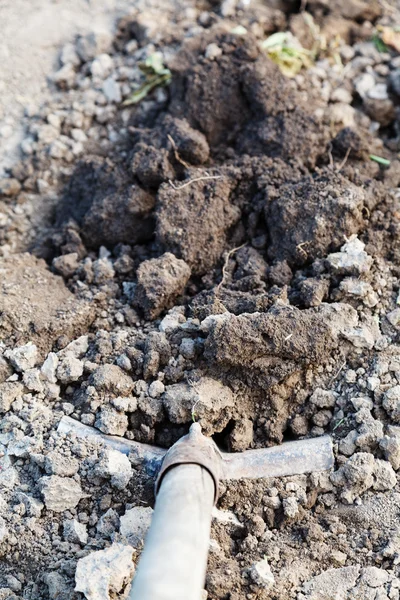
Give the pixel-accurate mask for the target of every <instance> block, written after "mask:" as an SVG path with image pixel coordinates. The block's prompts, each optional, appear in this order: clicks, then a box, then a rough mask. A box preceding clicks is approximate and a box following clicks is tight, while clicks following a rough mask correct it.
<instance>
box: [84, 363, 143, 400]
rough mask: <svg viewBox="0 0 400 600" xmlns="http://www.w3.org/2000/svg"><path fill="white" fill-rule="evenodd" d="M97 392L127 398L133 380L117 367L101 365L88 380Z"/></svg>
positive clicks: (131, 388)
mask: <svg viewBox="0 0 400 600" xmlns="http://www.w3.org/2000/svg"><path fill="white" fill-rule="evenodd" d="M89 383H90V385H93V386H94V387H95V388H96V390H97V392H99V393H104V394H107V395H108V394H111V395H114V396H129V394H130V393H131V392H132V390H133V380H132V378H131V377H129V375H127V374H126V373H125V372H124V371H123V370H122V369H121V368H120V367H118V366H117V365H101V366H100V367H98V368H97V369H96V370H95V371H94V373H92V375H91V376H90V379H89Z"/></svg>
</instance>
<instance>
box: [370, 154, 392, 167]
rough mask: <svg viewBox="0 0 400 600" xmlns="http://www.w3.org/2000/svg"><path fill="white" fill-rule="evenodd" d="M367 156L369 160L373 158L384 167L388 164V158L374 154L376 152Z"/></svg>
mask: <svg viewBox="0 0 400 600" xmlns="http://www.w3.org/2000/svg"><path fill="white" fill-rule="evenodd" d="M369 157H370V159H371V160H374V161H375V162H377V163H378V164H380V165H383V166H384V167H389V166H390V160H388V159H387V158H383V157H382V156H376V154H370V155H369Z"/></svg>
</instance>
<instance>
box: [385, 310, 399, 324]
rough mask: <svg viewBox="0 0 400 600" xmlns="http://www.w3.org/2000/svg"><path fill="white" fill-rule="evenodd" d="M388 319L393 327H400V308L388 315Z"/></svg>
mask: <svg viewBox="0 0 400 600" xmlns="http://www.w3.org/2000/svg"><path fill="white" fill-rule="evenodd" d="M386 318H387V320H388V321H389V323H390V324H391V325H393V327H395V328H396V329H400V308H395V309H394V310H392V311H391V312H390V313H388V314H387V315H386Z"/></svg>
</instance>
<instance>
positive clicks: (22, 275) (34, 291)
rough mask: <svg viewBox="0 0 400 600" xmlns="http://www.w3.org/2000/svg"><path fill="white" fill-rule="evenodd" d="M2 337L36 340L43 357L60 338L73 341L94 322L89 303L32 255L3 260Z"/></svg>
mask: <svg viewBox="0 0 400 600" xmlns="http://www.w3.org/2000/svg"><path fill="white" fill-rule="evenodd" d="M0 272H1V275H2V277H1V294H0V334H1V335H2V336H4V338H5V339H7V342H8V343H11V344H16V345H22V344H25V343H27V342H30V341H33V342H34V343H35V344H36V345H37V347H38V348H39V350H40V352H41V354H42V356H43V355H45V354H46V353H47V352H49V351H50V350H51V348H52V346H53V344H54V343H55V342H56V341H57V338H59V337H60V336H67V337H69V338H74V337H76V336H79V335H80V334H81V332H86V331H87V329H88V327H89V326H90V324H91V322H92V321H93V320H94V316H95V315H94V311H93V308H92V307H91V306H90V304H89V303H87V302H84V301H80V300H78V299H77V298H76V297H75V296H74V295H73V294H72V293H71V292H70V291H69V290H68V288H67V287H66V286H65V284H64V282H63V280H62V278H61V277H59V276H56V275H54V274H53V273H51V272H50V271H49V269H48V268H47V266H46V264H45V262H44V261H43V260H39V259H37V258H35V257H34V256H32V255H31V254H14V255H12V256H10V257H9V258H1V259H0Z"/></svg>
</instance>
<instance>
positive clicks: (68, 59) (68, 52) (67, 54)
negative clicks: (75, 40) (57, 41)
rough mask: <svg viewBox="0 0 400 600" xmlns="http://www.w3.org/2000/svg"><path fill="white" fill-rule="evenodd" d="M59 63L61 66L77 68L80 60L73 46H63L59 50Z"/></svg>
mask: <svg viewBox="0 0 400 600" xmlns="http://www.w3.org/2000/svg"><path fill="white" fill-rule="evenodd" d="M60 62H61V64H62V65H68V64H70V65H72V66H74V67H78V66H79V65H80V62H81V61H80V58H79V56H78V54H77V52H76V50H75V46H74V45H73V44H65V46H63V48H62V50H61V54H60Z"/></svg>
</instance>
